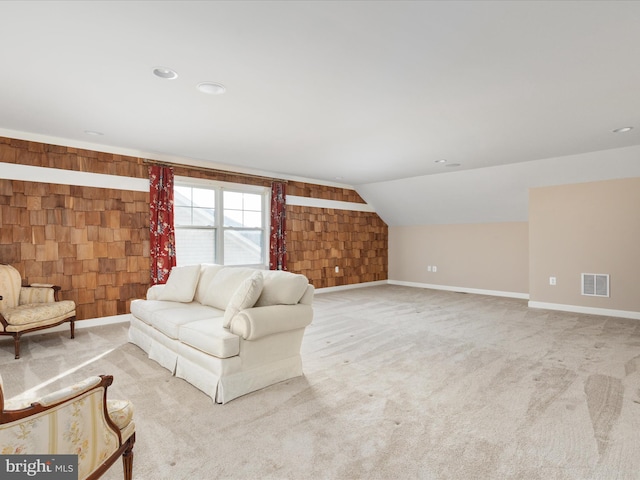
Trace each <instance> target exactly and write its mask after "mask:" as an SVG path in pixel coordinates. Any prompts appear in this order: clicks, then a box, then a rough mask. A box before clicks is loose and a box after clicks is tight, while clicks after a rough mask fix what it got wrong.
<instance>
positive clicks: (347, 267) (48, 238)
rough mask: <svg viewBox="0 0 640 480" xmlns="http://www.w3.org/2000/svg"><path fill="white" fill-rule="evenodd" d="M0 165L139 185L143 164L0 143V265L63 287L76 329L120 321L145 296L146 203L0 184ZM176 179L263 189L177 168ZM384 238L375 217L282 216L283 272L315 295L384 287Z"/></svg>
mask: <svg viewBox="0 0 640 480" xmlns="http://www.w3.org/2000/svg"><path fill="white" fill-rule="evenodd" d="M2 163H15V164H21V165H31V166H38V167H49V168H57V169H63V170H74V171H81V172H90V173H102V174H109V175H120V176H123V177H133V178H147V177H148V166H147V165H146V164H145V163H144V160H143V159H141V158H135V157H127V156H124V155H116V154H109V153H103V152H97V151H92V150H83V149H78V148H72V147H64V146H58V145H48V144H43V143H38V142H30V141H25V140H17V139H9V138H3V137H0V263H7V264H11V265H13V266H15V267H16V268H17V269H18V270H19V271H20V273H21V275H22V276H23V279H24V280H25V282H27V283H55V284H58V285H60V286H62V287H63V291H62V298H64V299H71V300H74V301H75V302H76V303H77V305H78V310H77V311H78V319H79V320H82V319H87V318H96V317H103V316H110V315H117V314H122V313H127V312H128V311H129V305H130V302H131V300H133V299H135V298H142V297H144V294H145V292H146V289H147V288H148V286H149V230H148V229H149V194H148V193H147V192H136V191H128V190H115V189H109V188H95V187H86V186H74V185H59V184H50V183H39V182H29V181H22V180H8V179H3V177H2ZM175 173H176V175H180V176H187V177H196V178H204V179H211V180H218V181H224V182H233V183H244V184H252V185H262V186H269V185H270V184H271V180H270V179H264V178H257V177H250V176H246V175H243V174H234V173H222V172H215V171H211V172H209V171H205V170H201V169H191V168H189V167H181V166H178V167H176V168H175ZM287 194H288V195H295V196H302V197H312V198H320V199H325V200H339V201H342V202H353V203H364V201H363V200H362V198H361V197H360V196H359V195H358V194H357V192H355V191H354V190H350V189H345V188H336V187H328V186H323V185H315V184H309V183H304V182H292V181H290V182H288V183H287ZM387 238H388V230H387V226H386V224H385V223H384V222H383V221H382V220H381V219H380V218H379V217H378V215H376V214H375V213H370V212H358V211H348V210H334V209H326V208H315V207H299V206H291V205H289V206H287V252H288V267H289V268H288V269H289V271H292V272H295V273H302V274H304V275H306V276H307V277H308V278H309V280H310V281H311V283H313V284H314V285H315V286H316V288H322V287H331V286H337V285H347V284H354V283H360V282H370V281H376V280H385V279H387ZM335 266H338V267H339V272H338V273H336V272H335Z"/></svg>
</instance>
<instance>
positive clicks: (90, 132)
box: [84, 130, 104, 136]
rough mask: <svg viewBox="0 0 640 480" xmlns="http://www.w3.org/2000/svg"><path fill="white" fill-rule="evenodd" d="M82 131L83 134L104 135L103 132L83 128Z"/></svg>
mask: <svg viewBox="0 0 640 480" xmlns="http://www.w3.org/2000/svg"><path fill="white" fill-rule="evenodd" d="M84 133H85V135H96V136H97V135H104V133H102V132H96V131H95V130H85V131H84Z"/></svg>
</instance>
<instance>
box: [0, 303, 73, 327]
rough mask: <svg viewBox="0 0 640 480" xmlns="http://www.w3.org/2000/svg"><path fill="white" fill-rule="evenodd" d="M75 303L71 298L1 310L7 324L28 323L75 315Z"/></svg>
mask: <svg viewBox="0 0 640 480" xmlns="http://www.w3.org/2000/svg"><path fill="white" fill-rule="evenodd" d="M75 310H76V304H75V302H74V301H73V300H62V301H60V302H52V303H30V304H27V305H19V306H17V307H14V308H9V309H7V310H5V311H3V312H2V315H3V316H4V318H5V320H6V321H7V323H8V324H9V325H29V324H34V323H38V322H42V321H43V320H49V319H54V318H55V319H63V318H64V317H65V316H73V315H75Z"/></svg>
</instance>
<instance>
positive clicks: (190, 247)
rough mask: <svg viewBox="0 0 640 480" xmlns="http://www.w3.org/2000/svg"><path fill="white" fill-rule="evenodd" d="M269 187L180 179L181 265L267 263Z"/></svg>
mask: <svg viewBox="0 0 640 480" xmlns="http://www.w3.org/2000/svg"><path fill="white" fill-rule="evenodd" d="M268 196H269V189H267V188H264V187H252V186H247V185H236V184H222V183H219V182H216V183H213V182H204V181H197V180H194V179H185V178H180V177H176V180H175V187H174V213H175V215H174V216H175V232H176V258H177V264H178V265H192V264H195V263H219V264H223V265H252V266H263V265H266V261H267V254H266V252H267V251H268V245H267V243H266V242H267V241H268V235H267V234H266V232H267V226H268V217H267V213H266V212H267V211H268V210H267V208H266V206H267V205H268V200H269V199H268Z"/></svg>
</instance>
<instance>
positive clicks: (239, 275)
mask: <svg viewBox="0 0 640 480" xmlns="http://www.w3.org/2000/svg"><path fill="white" fill-rule="evenodd" d="M255 271H256V269H255V268H243V267H224V268H222V269H220V270H219V271H218V272H217V273H216V274H215V275H214V277H213V278H212V279H211V281H210V282H209V285H208V287H207V290H206V292H204V293H203V299H202V303H203V304H204V305H209V306H210V307H215V308H218V309H220V310H226V309H227V305H229V301H230V300H231V297H232V296H233V294H234V293H235V291H236V290H237V289H238V287H239V286H240V284H241V283H242V282H243V281H244V280H246V279H247V278H249V277H251V274H252V273H253V272H255Z"/></svg>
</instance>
